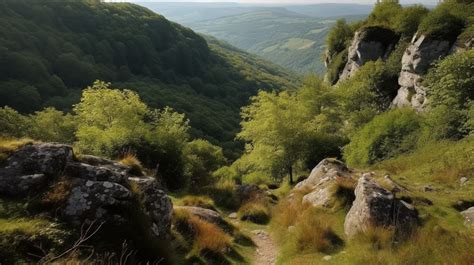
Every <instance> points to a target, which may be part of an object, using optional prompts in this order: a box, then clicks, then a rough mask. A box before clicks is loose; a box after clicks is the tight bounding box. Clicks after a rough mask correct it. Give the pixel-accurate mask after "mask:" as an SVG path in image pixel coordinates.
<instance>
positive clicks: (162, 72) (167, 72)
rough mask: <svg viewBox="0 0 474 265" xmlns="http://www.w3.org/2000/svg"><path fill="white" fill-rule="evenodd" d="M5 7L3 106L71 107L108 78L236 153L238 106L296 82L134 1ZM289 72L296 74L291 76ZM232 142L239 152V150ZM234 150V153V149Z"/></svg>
mask: <svg viewBox="0 0 474 265" xmlns="http://www.w3.org/2000/svg"><path fill="white" fill-rule="evenodd" d="M1 5H2V8H1V9H0V22H1V23H0V38H1V39H2V41H1V42H0V67H1V69H0V105H1V106H5V105H8V106H10V107H12V108H14V109H16V110H18V111H20V112H23V113H31V112H33V111H37V110H40V109H42V108H43V107H45V106H52V107H55V108H57V109H59V110H64V111H69V110H71V107H72V105H73V104H74V103H77V102H78V100H79V97H80V94H81V90H82V89H83V88H85V87H86V86H88V85H91V84H92V83H93V81H94V80H97V79H100V80H104V81H108V82H113V83H114V84H115V85H116V86H118V87H126V88H130V89H133V90H136V91H138V92H139V93H140V95H141V97H142V98H143V100H144V101H145V102H146V103H148V104H149V105H150V106H152V107H164V106H171V107H173V108H174V109H175V110H176V111H178V112H184V113H186V114H187V117H188V118H190V120H191V125H192V128H193V129H192V133H193V135H195V136H198V137H205V138H207V139H209V140H211V141H213V142H214V143H219V144H223V145H225V146H226V147H228V148H229V149H228V150H230V151H229V154H230V153H232V152H233V151H237V150H238V149H239V148H238V146H236V145H235V144H233V143H231V142H232V141H233V138H234V136H235V133H236V131H237V130H238V122H239V115H238V112H239V109H240V107H241V106H243V105H245V104H246V103H247V102H248V98H249V97H250V96H252V95H255V94H256V92H257V90H259V89H263V90H276V89H283V88H287V87H292V86H293V85H294V83H293V82H292V78H291V77H290V76H288V75H287V74H286V73H285V72H284V71H282V70H280V69H278V68H277V67H275V66H272V65H269V64H267V63H265V62H263V61H260V60H258V59H256V58H255V57H252V56H249V55H247V54H245V53H242V52H240V51H237V50H235V49H229V48H227V47H223V46H222V45H220V44H219V43H218V42H214V43H213V44H211V45H208V43H207V42H206V40H205V39H203V38H202V37H201V36H199V35H197V34H195V33H194V32H192V31H191V30H189V29H187V28H184V27H182V26H180V25H177V24H175V23H172V22H170V21H168V20H166V19H165V18H163V17H162V16H160V15H157V14H155V13H153V12H151V11H149V10H147V9H145V8H142V7H139V6H137V5H132V4H103V3H100V2H99V1H76V2H67V3H61V2H50V1H34V2H31V1H7V2H3V3H2V4H1ZM290 80H291V82H290ZM232 150H233V151H232ZM231 156H232V155H231Z"/></svg>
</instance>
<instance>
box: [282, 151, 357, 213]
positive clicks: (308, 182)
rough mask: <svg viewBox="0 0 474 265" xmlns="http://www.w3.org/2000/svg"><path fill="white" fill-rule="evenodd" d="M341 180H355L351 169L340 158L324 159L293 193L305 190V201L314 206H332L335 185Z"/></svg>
mask: <svg viewBox="0 0 474 265" xmlns="http://www.w3.org/2000/svg"><path fill="white" fill-rule="evenodd" d="M341 180H349V181H350V180H354V179H353V176H352V172H351V170H350V169H349V168H347V167H346V165H345V164H344V163H343V162H341V161H339V160H335V159H324V160H322V161H321V162H320V163H319V164H318V165H317V166H316V167H314V168H313V170H312V171H311V174H310V175H309V177H308V178H307V179H305V180H303V181H302V182H300V183H298V184H297V185H296V186H295V188H294V189H293V191H292V193H294V192H298V191H305V192H307V193H306V195H304V196H303V203H310V204H311V205H312V206H313V207H320V206H321V207H330V206H331V202H332V201H333V198H334V196H335V192H336V191H337V189H335V186H336V185H338V182H339V181H341ZM290 196H291V194H290Z"/></svg>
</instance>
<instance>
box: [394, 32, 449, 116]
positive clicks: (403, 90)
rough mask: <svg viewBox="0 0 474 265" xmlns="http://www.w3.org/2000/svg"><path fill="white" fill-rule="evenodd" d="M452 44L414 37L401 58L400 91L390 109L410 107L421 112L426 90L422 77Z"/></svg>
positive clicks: (419, 36) (446, 41) (447, 52)
mask: <svg viewBox="0 0 474 265" xmlns="http://www.w3.org/2000/svg"><path fill="white" fill-rule="evenodd" d="M451 46H452V43H451V42H450V41H448V40H441V39H433V38H429V37H427V36H425V35H415V36H414V37H413V39H412V41H411V43H410V45H409V46H408V47H407V48H406V50H405V53H404V54H403V57H402V70H401V72H400V76H399V79H398V84H399V85H400V89H399V90H398V94H397V96H396V97H395V99H394V100H393V101H392V107H412V108H414V109H416V110H419V111H420V110H422V109H423V108H424V107H425V106H426V104H427V100H426V88H425V87H423V85H422V82H423V76H424V75H425V74H426V73H427V72H428V69H429V68H430V67H431V65H432V63H433V62H434V61H436V60H438V59H440V58H442V57H444V56H446V55H448V54H449V52H450V50H451Z"/></svg>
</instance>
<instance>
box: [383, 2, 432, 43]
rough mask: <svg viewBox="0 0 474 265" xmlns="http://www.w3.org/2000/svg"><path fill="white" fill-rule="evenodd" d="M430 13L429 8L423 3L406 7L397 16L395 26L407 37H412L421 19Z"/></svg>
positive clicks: (395, 28)
mask: <svg viewBox="0 0 474 265" xmlns="http://www.w3.org/2000/svg"><path fill="white" fill-rule="evenodd" d="M428 13H429V10H428V9H427V8H426V7H424V6H422V5H414V6H408V7H404V8H403V9H402V10H401V12H399V13H398V14H397V15H396V16H395V21H394V22H393V26H392V27H393V28H394V30H395V31H397V32H398V33H400V34H402V36H403V37H405V38H411V37H412V36H413V34H415V32H416V30H417V29H418V26H419V25H420V23H421V20H422V19H423V18H424V17H425V16H426V14H428Z"/></svg>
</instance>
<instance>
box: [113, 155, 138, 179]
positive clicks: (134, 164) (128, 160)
mask: <svg viewBox="0 0 474 265" xmlns="http://www.w3.org/2000/svg"><path fill="white" fill-rule="evenodd" d="M119 162H120V163H122V164H124V165H126V166H129V167H130V173H131V174H133V175H137V176H143V166H142V163H141V162H140V160H138V158H137V156H136V155H135V154H133V153H126V154H125V155H124V156H123V157H122V158H121V159H120V161H119Z"/></svg>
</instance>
